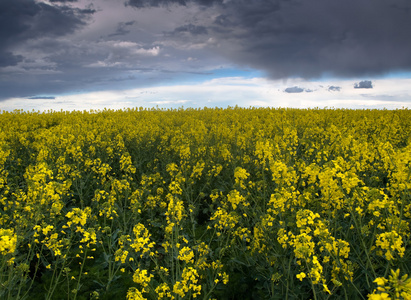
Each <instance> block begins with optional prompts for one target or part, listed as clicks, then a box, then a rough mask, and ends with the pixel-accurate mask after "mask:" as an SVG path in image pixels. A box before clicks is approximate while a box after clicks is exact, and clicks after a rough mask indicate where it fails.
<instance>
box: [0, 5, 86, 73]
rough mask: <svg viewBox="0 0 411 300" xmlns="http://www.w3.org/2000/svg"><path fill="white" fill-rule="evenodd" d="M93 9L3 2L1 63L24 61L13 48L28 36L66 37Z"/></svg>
mask: <svg viewBox="0 0 411 300" xmlns="http://www.w3.org/2000/svg"><path fill="white" fill-rule="evenodd" d="M91 13H93V11H92V10H90V9H86V10H80V9H72V8H69V7H66V6H63V7H55V6H51V5H48V4H45V3H36V2H34V1H32V0H2V1H0V41H1V43H0V53H1V54H2V62H1V66H3V67H4V66H7V65H10V66H12V65H15V64H16V62H18V61H21V59H22V58H21V57H20V56H18V55H17V56H16V55H14V53H12V51H11V50H10V48H11V47H13V46H16V45H19V43H21V42H24V41H26V40H29V39H36V38H40V37H47V36H63V35H66V34H69V33H73V32H74V31H75V30H76V29H78V28H80V27H81V26H83V25H85V19H86V18H87V15H89V14H91Z"/></svg>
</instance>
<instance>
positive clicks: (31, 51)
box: [0, 0, 411, 99]
mask: <svg viewBox="0 0 411 300" xmlns="http://www.w3.org/2000/svg"><path fill="white" fill-rule="evenodd" d="M87 3H90V1H88V0H87V1H85V0H49V1H40V0H36V1H35V0H0V90H1V91H2V93H1V95H0V99H4V98H7V97H15V96H22V97H25V98H27V97H30V96H31V95H50V94H52V95H58V93H59V92H62V91H84V90H93V89H95V90H98V89H103V88H110V89H116V88H118V89H120V88H124V87H126V86H127V87H130V86H132V87H133V86H135V85H144V84H158V83H160V82H161V83H162V82H164V80H170V81H173V82H176V81H177V80H180V79H184V78H189V80H195V79H193V76H191V77H189V75H188V74H192V75H194V74H210V73H213V72H214V70H219V69H224V68H227V69H229V68H231V69H235V68H238V67H240V68H242V69H257V70H259V71H262V74H264V75H267V76H268V77H270V78H276V79H278V78H289V77H293V78H295V77H302V78H306V79H310V78H319V77H322V76H325V77H327V76H333V77H340V78H349V77H357V78H358V77H360V78H364V76H370V77H369V78H373V77H372V76H374V75H383V74H384V73H388V72H394V71H411V56H410V55H409V49H411V39H410V38H409V30H408V28H411V5H410V4H409V0H395V3H393V2H392V1H386V0H373V1H372V4H371V3H370V2H369V1H368V0H346V1H343V2H341V1H330V0H314V1H301V0H271V1H267V0H254V1H247V0H228V1H227V0H224V1H223V0H208V1H207V0H123V1H103V0H94V1H93V2H92V3H94V5H95V7H96V9H94V7H93V6H87ZM80 7H83V8H82V9H81V8H80ZM108 16H110V17H109V18H108ZM132 20H137V21H132ZM165 74H173V75H172V76H171V75H168V76H166V75H165ZM198 76H205V75H198ZM210 77H211V76H210ZM210 77H208V78H210ZM110 78H126V80H113V81H112V82H110ZM165 78H166V79H165ZM201 78H203V79H204V78H205V77H201ZM126 83H127V85H126ZM358 88H364V83H363V84H361V83H358ZM288 89H291V90H289V91H291V92H293V91H294V92H295V90H297V91H298V89H302V88H300V87H290V88H288ZM288 89H286V91H284V92H289V91H287V90H288ZM293 89H294V90H293ZM328 90H329V91H335V92H337V91H340V90H341V88H340V87H337V86H336V87H334V86H330V87H328ZM304 91H305V92H309V90H307V89H302V91H300V92H304Z"/></svg>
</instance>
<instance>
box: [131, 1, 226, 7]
mask: <svg viewBox="0 0 411 300" xmlns="http://www.w3.org/2000/svg"><path fill="white" fill-rule="evenodd" d="M222 2H223V0H128V1H126V2H125V3H126V5H130V6H134V7H137V8H143V7H159V6H169V5H171V4H177V5H183V6H186V5H187V4H188V3H197V4H200V5H203V6H211V5H213V4H214V3H222Z"/></svg>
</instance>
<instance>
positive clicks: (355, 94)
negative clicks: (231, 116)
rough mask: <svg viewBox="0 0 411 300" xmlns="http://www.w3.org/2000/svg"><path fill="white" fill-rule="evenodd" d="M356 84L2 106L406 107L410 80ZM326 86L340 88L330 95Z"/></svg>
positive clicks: (228, 87)
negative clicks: (367, 85) (292, 90)
mask: <svg viewBox="0 0 411 300" xmlns="http://www.w3.org/2000/svg"><path fill="white" fill-rule="evenodd" d="M354 81H355V80H339V81H338V80H334V81H317V82H305V81H303V80H301V79H292V80H291V79H290V80H287V81H272V80H267V79H264V78H244V77H224V78H215V79H212V80H209V81H205V82H200V83H197V84H190V85H170V86H157V87H150V88H137V89H128V90H121V91H100V92H90V93H83V94H77V95H67V96H56V99H54V100H52V99H50V100H47V99H46V100H41V101H39V100H35V99H32V100H29V99H21V98H13V99H8V100H6V101H3V102H1V104H2V108H3V109H5V110H9V111H10V110H14V109H20V108H21V107H24V108H25V109H27V110H32V109H34V110H40V111H43V110H48V109H52V110H61V109H63V110H90V109H104V108H111V109H122V108H126V107H140V106H143V107H154V106H157V105H158V106H159V107H166V108H168V107H170V108H171V107H173V108H176V107H181V106H183V105H184V107H204V106H208V107H215V106H218V107H227V106H229V105H230V106H235V105H239V106H243V107H249V106H263V107H265V106H271V107H294V108H310V107H311V108H313V107H320V108H323V107H334V108H353V109H364V108H366V109H367V108H379V109H382V108H387V109H397V108H403V107H407V108H411V91H410V90H409V86H411V79H375V80H373V84H374V88H373V89H369V90H368V89H367V90H359V89H354V88H353V82H354ZM289 86H302V87H304V88H305V89H310V90H312V91H313V92H311V93H297V94H293V93H284V89H285V88H286V87H289ZM329 86H338V87H341V90H340V91H339V92H333V93H331V92H329V90H328V87H329Z"/></svg>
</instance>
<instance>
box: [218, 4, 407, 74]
mask: <svg viewBox="0 0 411 300" xmlns="http://www.w3.org/2000/svg"><path fill="white" fill-rule="evenodd" d="M391 4H392V3H391V2H387V1H385V0H375V1H373V2H372V4H371V3H370V2H369V1H365V0H347V1H343V2H341V1H328V0H316V1H293V0H291V1H286V0H277V1H264V0H256V1H240V0H239V1H235V0H234V1H230V2H228V3H227V4H225V5H224V7H222V8H221V9H220V15H219V16H218V17H216V18H215V20H214V24H213V25H214V27H213V29H214V34H215V38H216V39H218V41H219V43H220V44H219V49H217V50H218V52H219V53H221V54H223V55H225V56H226V57H227V58H229V59H231V60H232V61H234V62H236V63H238V64H243V65H247V66H251V67H254V68H257V69H260V70H265V71H266V72H267V73H268V74H269V75H270V76H271V77H273V78H284V77H289V76H300V77H304V78H314V77H320V76H322V75H324V74H328V75H333V76H343V77H347V76H362V75H369V74H374V75H379V74H384V73H386V72H389V71H394V70H404V69H406V70H411V56H410V55H409V49H411V39H410V38H409V31H408V28H411V15H410V11H409V4H408V1H407V0H399V1H396V7H394V6H392V5H391ZM382 20H383V21H382Z"/></svg>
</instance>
